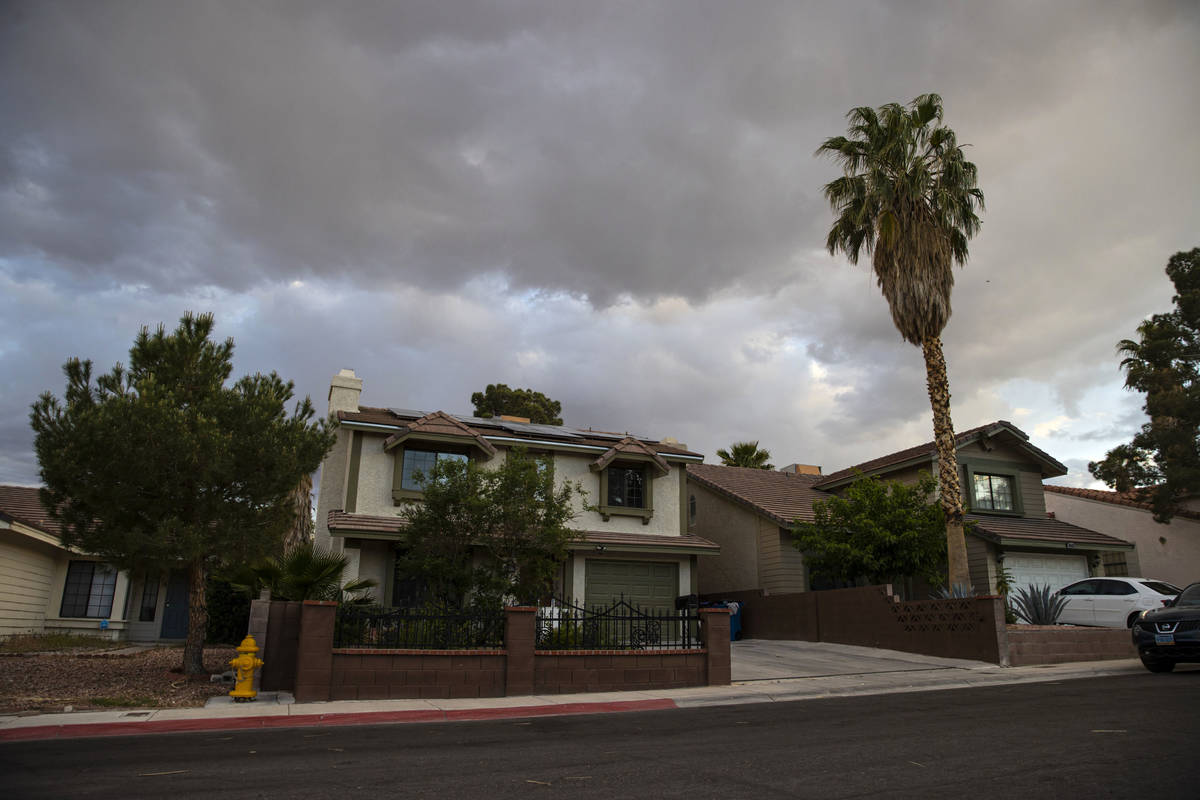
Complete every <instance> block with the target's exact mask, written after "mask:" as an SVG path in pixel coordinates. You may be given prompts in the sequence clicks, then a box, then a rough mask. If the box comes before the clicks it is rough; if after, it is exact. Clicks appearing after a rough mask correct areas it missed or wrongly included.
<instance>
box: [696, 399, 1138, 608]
mask: <svg viewBox="0 0 1200 800" xmlns="http://www.w3.org/2000/svg"><path fill="white" fill-rule="evenodd" d="M956 439H957V442H958V460H959V470H960V478H961V480H962V486H963V500H964V505H965V507H966V510H967V512H968V513H967V516H966V519H967V520H968V521H969V522H970V523H972V525H971V533H970V534H969V535H968V536H967V553H968V558H969V561H970V569H971V582H972V584H973V585H974V588H975V590H976V591H977V592H978V593H980V594H991V593H994V592H995V591H996V578H997V577H998V575H999V570H1000V568H1001V567H1003V568H1005V569H1007V570H1008V572H1009V573H1010V575H1011V576H1012V580H1013V583H1014V585H1017V586H1023V585H1025V584H1028V583H1036V584H1044V583H1048V584H1050V585H1051V587H1052V588H1059V587H1061V586H1063V585H1065V584H1067V583H1070V582H1072V581H1075V580H1078V579H1081V578H1086V577H1089V576H1091V575H1098V574H1099V575H1102V574H1104V572H1103V564H1102V555H1103V554H1105V553H1111V552H1117V551H1129V550H1132V549H1133V545H1132V544H1130V543H1129V542H1127V541H1125V540H1123V539H1120V538H1117V537H1114V536H1110V535H1107V534H1104V533H1100V532H1097V531H1095V530H1091V529H1088V528H1085V527H1082V526H1079V525H1072V524H1069V523H1066V522H1063V521H1061V520H1056V519H1052V518H1050V517H1049V516H1048V515H1047V513H1046V503H1045V500H1044V498H1043V494H1042V481H1043V480H1044V479H1046V478H1053V477H1057V476H1060V475H1065V474H1066V473H1067V468H1066V467H1065V466H1063V465H1062V464H1061V463H1060V462H1058V461H1057V460H1055V459H1054V458H1053V457H1051V456H1050V455H1049V454H1047V453H1046V452H1044V451H1043V450H1040V449H1039V448H1037V447H1035V446H1034V445H1033V444H1031V443H1030V442H1029V437H1028V436H1027V435H1026V434H1025V433H1024V432H1023V431H1021V430H1020V429H1019V428H1017V427H1016V426H1015V425H1013V424H1012V423H1011V422H1006V421H1004V420H1000V421H997V422H993V423H989V424H987V425H982V426H980V427H978V428H972V429H970V430H967V431H963V432H962V433H959V434H958V435H957V436H956ZM755 472H761V473H764V474H763V475H755V474H754V473H755ZM859 474H863V475H878V476H879V477H880V478H883V479H887V480H899V481H902V482H905V483H915V482H916V481H917V480H919V479H920V478H921V477H922V476H925V475H932V476H933V477H934V478H936V477H937V450H936V448H935V446H934V443H933V442H927V443H926V444H923V445H919V446H917V447H912V448H908V449H906V450H901V451H898V452H895V453H891V454H889V455H886V456H881V457H879V458H875V459H872V460H870V461H866V462H863V463H861V464H856V465H855V466H853V467H848V468H846V469H843V470H839V471H837V472H835V473H833V474H831V475H825V476H821V475H809V474H801V473H796V472H786V473H775V474H772V473H771V472H769V471H763V470H746V469H742V468H738V467H719V466H714V465H700V466H689V468H688V476H689V505H690V506H693V507H694V508H695V515H694V519H693V522H692V525H691V527H690V530H692V531H693V532H694V533H696V534H697V535H699V536H702V537H704V538H705V539H709V540H712V541H714V542H716V543H718V544H719V545H720V546H721V558H720V560H718V561H715V562H713V561H708V562H705V563H704V564H703V565H702V567H701V574H700V591H701V593H702V594H714V593H721V592H740V591H747V590H766V591H769V592H771V593H781V592H799V591H807V590H809V589H811V588H813V586H812V581H811V576H810V575H809V574H808V571H807V570H806V569H805V568H804V566H803V558H802V557H801V556H800V555H799V553H796V552H795V550H794V549H793V548H792V547H791V537H790V535H789V530H788V529H789V527H790V525H791V522H792V521H793V520H796V519H800V520H810V519H811V518H812V511H811V508H812V503H813V502H814V501H815V500H819V499H821V498H823V497H829V496H831V495H833V494H837V493H838V492H839V491H841V490H842V489H844V488H845V487H847V486H849V485H850V484H851V483H853V482H854V481H855V480H856V479H857V477H858V475H859Z"/></svg>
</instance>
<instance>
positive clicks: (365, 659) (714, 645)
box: [263, 601, 731, 703]
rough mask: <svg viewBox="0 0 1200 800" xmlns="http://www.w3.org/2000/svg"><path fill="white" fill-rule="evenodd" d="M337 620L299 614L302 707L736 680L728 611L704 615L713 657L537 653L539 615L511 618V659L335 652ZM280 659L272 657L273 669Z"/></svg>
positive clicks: (327, 611)
mask: <svg viewBox="0 0 1200 800" xmlns="http://www.w3.org/2000/svg"><path fill="white" fill-rule="evenodd" d="M336 613H337V604H336V603H324V602H315V601H305V602H304V603H302V604H299V634H298V637H297V645H296V661H295V690H294V692H295V697H296V700H297V701H298V702H302V703H303V702H314V701H323V700H382V699H391V698H451V697H503V696H515V695H530V694H567V693H575V692H605V691H628V690H637V689H668V688H680V687H685V686H705V685H710V686H714V685H728V684H729V682H730V679H731V678H730V664H729V655H730V654H729V613H728V612H727V611H726V610H725V609H701V610H700V613H701V615H702V620H703V624H702V625H701V631H702V637H703V639H704V647H703V648H701V649H696V650H686V651H683V650H650V651H647V650H634V651H562V650H558V651H538V650H536V649H535V647H534V645H535V638H536V636H535V615H536V609H533V608H507V609H505V633H504V649H497V650H433V651H430V650H372V649H366V648H338V649H334V647H333V631H334V622H335V619H336ZM270 636H271V633H270V632H269V631H268V634H267V638H268V640H269V639H270ZM275 657H276V654H274V653H271V652H264V654H263V659H264V661H269V660H270V659H272V658H275Z"/></svg>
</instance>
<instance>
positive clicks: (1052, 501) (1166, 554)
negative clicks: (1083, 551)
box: [1045, 492, 1200, 586]
mask: <svg viewBox="0 0 1200 800" xmlns="http://www.w3.org/2000/svg"><path fill="white" fill-rule="evenodd" d="M1045 496H1046V507H1047V509H1049V510H1050V511H1053V512H1054V515H1055V517H1056V518H1058V519H1060V520H1062V521H1063V522H1069V523H1071V524H1072V525H1079V526H1080V527H1084V528H1090V529H1091V530H1094V531H1098V532H1099V533H1106V534H1108V535H1109V536H1115V537H1117V538H1118V539H1124V540H1125V541H1127V542H1132V543H1133V544H1134V545H1135V546H1136V548H1137V562H1138V569H1139V570H1140V572H1141V575H1140V576H1138V577H1143V578H1158V579H1160V580H1164V581H1169V582H1170V583H1174V584H1176V585H1178V586H1185V585H1187V584H1189V583H1193V582H1195V581H1200V522H1197V521H1196V520H1190V519H1183V518H1179V517H1176V518H1175V519H1173V520H1171V522H1169V523H1167V524H1166V525H1160V524H1159V523H1157V522H1155V521H1154V517H1153V516H1152V515H1151V513H1150V512H1149V511H1143V510H1141V509H1138V508H1130V507H1129V506H1119V505H1115V504H1113V503H1104V502H1100V501H1097V500H1088V499H1086V498H1082V497H1072V496H1070V495H1064V494H1056V493H1055V492H1046V493H1045ZM1130 566H1131V568H1132V566H1133V565H1132V564H1131V565H1130Z"/></svg>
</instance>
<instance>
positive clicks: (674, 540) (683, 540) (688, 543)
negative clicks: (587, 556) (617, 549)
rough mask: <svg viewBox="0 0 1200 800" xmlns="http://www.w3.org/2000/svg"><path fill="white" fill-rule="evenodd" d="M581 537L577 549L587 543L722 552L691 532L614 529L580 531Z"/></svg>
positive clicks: (715, 544)
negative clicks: (657, 532)
mask: <svg viewBox="0 0 1200 800" xmlns="http://www.w3.org/2000/svg"><path fill="white" fill-rule="evenodd" d="M577 533H578V534H580V538H576V539H575V540H574V546H575V549H579V547H580V546H587V545H613V546H618V545H638V546H644V547H646V548H647V549H651V548H652V549H655V550H678V549H687V550H707V551H711V552H712V553H713V554H714V555H715V554H717V553H719V552H721V545H719V544H717V543H716V542H711V541H709V540H708V539H705V538H704V537H703V536H696V535H695V534H692V533H689V534H686V535H684V536H660V535H657V534H648V533H617V532H613V531H578V532H577Z"/></svg>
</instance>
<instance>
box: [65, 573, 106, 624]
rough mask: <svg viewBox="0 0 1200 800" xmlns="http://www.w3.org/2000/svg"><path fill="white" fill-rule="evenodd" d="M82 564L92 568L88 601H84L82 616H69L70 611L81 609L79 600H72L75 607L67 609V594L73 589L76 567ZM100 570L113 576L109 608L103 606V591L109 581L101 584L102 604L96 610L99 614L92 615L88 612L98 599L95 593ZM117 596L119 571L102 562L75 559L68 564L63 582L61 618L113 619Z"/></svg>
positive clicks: (88, 583)
mask: <svg viewBox="0 0 1200 800" xmlns="http://www.w3.org/2000/svg"><path fill="white" fill-rule="evenodd" d="M82 564H87V565H88V566H90V568H91V571H90V574H89V575H88V578H87V589H88V591H87V596H86V600H85V601H84V604H83V613H82V614H68V613H67V611H68V610H70V611H77V610H78V607H79V601H78V599H77V598H73V599H72V602H73V605H72V606H71V607H70V608H69V609H68V607H67V592H68V591H69V590H70V589H71V573H72V572H73V571H75V570H76V568H77V567H76V565H82ZM100 568H103V569H106V570H107V572H106V573H105V574H107V575H109V576H111V584H110V585H111V591H110V592H109V593H108V604H107V606H105V605H102V603H103V601H104V598H105V592H104V591H103V589H104V587H105V584H108V583H109V581H104V582H103V583H101V585H100V587H99V588H100V590H101V591H100V594H99V596H98V598H97V599H98V600H99V601H100V603H99V604H97V609H96V610H97V613H95V614H90V613H88V612H89V610H90V609H91V607H92V604H93V602H94V598H96V595H95V592H96V589H97V586H96V578H97V575H98V574H99V573H100V572H101V569H100ZM76 594H78V592H76ZM116 595H117V570H116V568H115V567H112V566H111V565H109V564H105V563H104V562H102V561H90V560H85V559H73V560H71V561H69V562H68V563H67V575H66V578H65V580H64V581H63V592H62V602H61V603H60V604H59V607H58V615H59V617H62V618H63V619H111V618H112V609H113V603H114V602H115V600H116Z"/></svg>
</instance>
